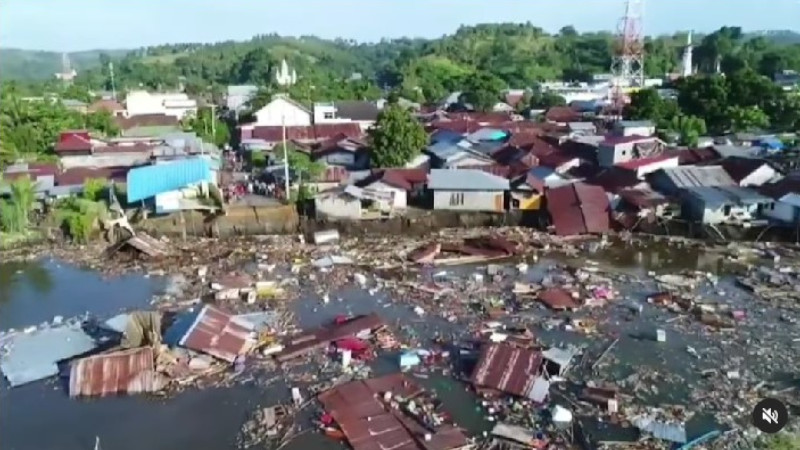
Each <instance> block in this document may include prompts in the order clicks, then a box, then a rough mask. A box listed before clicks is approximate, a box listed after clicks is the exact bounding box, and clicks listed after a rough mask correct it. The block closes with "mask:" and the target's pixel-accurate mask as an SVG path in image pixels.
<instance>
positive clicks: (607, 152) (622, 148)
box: [597, 142, 635, 167]
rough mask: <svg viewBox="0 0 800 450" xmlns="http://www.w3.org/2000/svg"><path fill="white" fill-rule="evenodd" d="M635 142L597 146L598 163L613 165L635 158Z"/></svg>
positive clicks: (606, 165)
mask: <svg viewBox="0 0 800 450" xmlns="http://www.w3.org/2000/svg"><path fill="white" fill-rule="evenodd" d="M634 145H635V144H634V143H633V142H630V143H625V144H617V145H614V146H606V145H601V146H600V147H598V148H597V163H598V164H599V165H600V166H602V167H611V166H613V165H614V164H619V163H623V162H626V161H630V160H632V159H633V147H634Z"/></svg>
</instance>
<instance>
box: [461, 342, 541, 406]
mask: <svg viewBox="0 0 800 450" xmlns="http://www.w3.org/2000/svg"><path fill="white" fill-rule="evenodd" d="M541 365H542V354H541V352H539V351H536V350H531V349H527V348H520V347H515V346H513V345H509V344H489V345H487V346H485V347H484V348H483V350H482V351H481V356H480V359H479V360H478V364H477V365H476V366H475V370H474V371H473V372H472V377H471V382H472V384H474V385H475V386H477V387H482V388H489V389H494V390H497V391H500V392H505V393H507V394H512V395H517V396H520V397H528V396H529V395H530V393H531V391H532V390H533V387H534V383H535V381H536V377H537V376H538V375H539V371H540V368H541Z"/></svg>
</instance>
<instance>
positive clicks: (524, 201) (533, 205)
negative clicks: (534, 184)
mask: <svg viewBox="0 0 800 450" xmlns="http://www.w3.org/2000/svg"><path fill="white" fill-rule="evenodd" d="M542 197H543V196H542V194H536V193H533V192H512V193H511V198H512V199H514V200H516V201H518V202H519V208H518V209H520V210H522V211H538V210H539V209H540V208H541V207H542Z"/></svg>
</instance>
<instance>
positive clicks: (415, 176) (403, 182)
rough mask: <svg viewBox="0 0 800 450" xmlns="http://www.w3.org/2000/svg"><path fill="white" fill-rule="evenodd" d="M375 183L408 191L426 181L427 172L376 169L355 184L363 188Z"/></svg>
mask: <svg viewBox="0 0 800 450" xmlns="http://www.w3.org/2000/svg"><path fill="white" fill-rule="evenodd" d="M376 181H380V182H382V183H385V184H388V185H389V186H392V187H396V188H398V189H404V190H406V191H410V190H411V189H413V188H414V186H415V185H421V184H424V183H426V182H427V181H428V171H427V170H425V169H377V170H374V171H373V172H372V174H371V175H370V176H369V177H367V178H365V179H364V180H361V181H359V182H358V183H356V184H357V185H358V186H359V187H365V186H369V185H370V184H372V183H375V182H376Z"/></svg>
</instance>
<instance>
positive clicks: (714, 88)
mask: <svg viewBox="0 0 800 450" xmlns="http://www.w3.org/2000/svg"><path fill="white" fill-rule="evenodd" d="M676 89H677V91H678V98H677V100H670V99H665V98H661V97H660V96H659V94H658V93H657V92H656V91H655V90H653V89H644V90H642V91H639V92H637V93H634V94H633V95H632V96H631V104H630V105H629V106H628V108H627V109H626V113H625V115H626V116H627V117H628V118H630V119H650V120H653V121H654V122H655V123H656V124H657V126H659V127H660V128H668V129H673V130H674V131H679V130H675V127H670V123H672V122H673V121H674V120H675V118H676V117H678V116H680V115H685V116H694V117H697V118H700V119H702V120H703V121H704V122H705V124H706V127H707V129H708V132H710V133H713V134H722V133H727V132H740V131H755V130H764V129H773V130H776V131H795V130H797V129H800V100H798V98H797V97H794V96H791V95H787V94H786V93H785V92H783V90H781V88H779V87H778V86H776V85H775V84H774V83H772V81H770V80H769V79H768V78H766V77H764V76H762V75H759V74H758V73H756V72H755V71H753V70H751V69H748V68H745V69H742V70H740V71H738V72H735V73H733V74H731V75H729V76H724V77H723V76H721V75H703V76H697V77H692V78H689V79H684V80H680V81H679V82H678V83H677V84H676Z"/></svg>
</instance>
